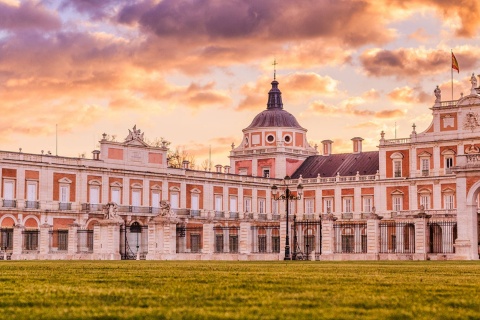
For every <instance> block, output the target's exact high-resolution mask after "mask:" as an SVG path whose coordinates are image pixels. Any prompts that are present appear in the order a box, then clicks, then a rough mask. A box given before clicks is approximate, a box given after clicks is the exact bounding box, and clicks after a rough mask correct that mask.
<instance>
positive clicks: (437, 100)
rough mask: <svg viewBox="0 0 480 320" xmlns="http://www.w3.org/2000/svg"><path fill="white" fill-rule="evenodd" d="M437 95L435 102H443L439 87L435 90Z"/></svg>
mask: <svg viewBox="0 0 480 320" xmlns="http://www.w3.org/2000/svg"><path fill="white" fill-rule="evenodd" d="M433 92H434V93H435V102H440V101H442V90H440V88H439V87H438V86H437V87H436V88H435V90H433Z"/></svg>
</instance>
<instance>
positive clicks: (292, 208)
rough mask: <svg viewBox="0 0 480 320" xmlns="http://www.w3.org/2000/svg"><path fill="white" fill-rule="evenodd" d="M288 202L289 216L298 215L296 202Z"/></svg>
mask: <svg viewBox="0 0 480 320" xmlns="http://www.w3.org/2000/svg"><path fill="white" fill-rule="evenodd" d="M287 202H288V213H289V214H296V213H297V211H296V209H297V207H296V205H295V204H296V202H295V201H294V200H291V201H290V200H287Z"/></svg>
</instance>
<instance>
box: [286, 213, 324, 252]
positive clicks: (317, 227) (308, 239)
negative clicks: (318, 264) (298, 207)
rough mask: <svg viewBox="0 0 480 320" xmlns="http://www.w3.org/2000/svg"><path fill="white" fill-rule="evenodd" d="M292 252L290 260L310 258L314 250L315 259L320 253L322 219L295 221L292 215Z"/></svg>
mask: <svg viewBox="0 0 480 320" xmlns="http://www.w3.org/2000/svg"><path fill="white" fill-rule="evenodd" d="M292 234H293V253H292V260H310V256H311V254H312V252H315V260H320V255H321V254H322V220H302V221H297V219H296V216H294V217H293V226H292Z"/></svg>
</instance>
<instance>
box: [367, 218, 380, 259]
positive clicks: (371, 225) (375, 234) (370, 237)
mask: <svg viewBox="0 0 480 320" xmlns="http://www.w3.org/2000/svg"><path fill="white" fill-rule="evenodd" d="M379 223H380V220H379V219H378V217H377V216H376V215H371V216H370V217H369V219H368V220H367V253H368V254H372V255H377V254H378V253H379V251H380V248H379V245H380V229H379ZM372 258H373V257H372Z"/></svg>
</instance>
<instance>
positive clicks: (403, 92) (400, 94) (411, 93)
mask: <svg viewBox="0 0 480 320" xmlns="http://www.w3.org/2000/svg"><path fill="white" fill-rule="evenodd" d="M388 97H389V98H390V99H391V100H392V101H394V102H399V103H406V104H412V103H424V102H427V101H429V100H434V99H432V96H429V95H428V94H426V93H425V92H423V91H421V90H419V89H418V88H411V87H409V86H405V87H402V88H395V89H394V90H393V91H391V92H390V93H389V94H388ZM432 102H433V101H432Z"/></svg>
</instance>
